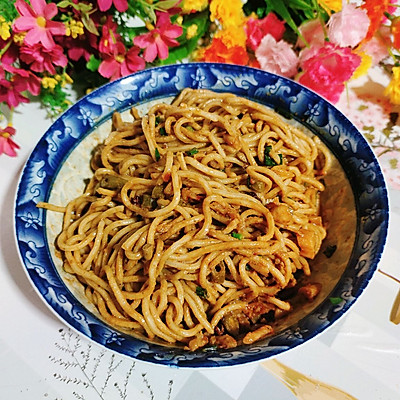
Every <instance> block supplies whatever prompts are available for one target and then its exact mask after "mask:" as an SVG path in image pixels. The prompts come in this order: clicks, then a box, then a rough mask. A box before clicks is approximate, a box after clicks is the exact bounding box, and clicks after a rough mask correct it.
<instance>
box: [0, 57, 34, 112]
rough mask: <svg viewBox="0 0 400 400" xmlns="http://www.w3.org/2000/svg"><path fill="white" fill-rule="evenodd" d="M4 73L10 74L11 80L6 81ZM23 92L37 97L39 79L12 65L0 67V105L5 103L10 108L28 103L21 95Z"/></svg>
mask: <svg viewBox="0 0 400 400" xmlns="http://www.w3.org/2000/svg"><path fill="white" fill-rule="evenodd" d="M6 72H8V73H9V74H11V76H12V78H11V79H8V77H7V75H6ZM25 91H29V92H30V93H32V94H33V95H34V96H37V95H38V94H39V93H40V79H39V78H38V77H37V76H36V75H34V74H33V73H32V72H30V71H25V70H23V69H18V68H15V67H13V66H12V65H6V64H3V65H0V103H3V102H4V103H7V105H8V107H10V108H13V107H16V106H17V105H18V104H20V103H28V102H29V99H28V98H27V97H25V96H24V95H23V92H25Z"/></svg>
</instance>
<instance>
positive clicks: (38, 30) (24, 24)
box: [13, 0, 65, 49]
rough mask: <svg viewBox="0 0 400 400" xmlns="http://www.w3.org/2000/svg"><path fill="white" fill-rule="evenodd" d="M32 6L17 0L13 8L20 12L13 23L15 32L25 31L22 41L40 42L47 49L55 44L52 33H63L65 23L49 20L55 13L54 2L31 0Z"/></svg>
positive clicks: (56, 10) (29, 42)
mask: <svg viewBox="0 0 400 400" xmlns="http://www.w3.org/2000/svg"><path fill="white" fill-rule="evenodd" d="M31 4H32V8H31V7H29V5H28V3H26V2H25V1H24V0H17V1H16V2H15V8H16V9H17V10H18V12H19V13H20V15H21V16H20V17H18V18H17V19H16V20H15V22H14V25H13V28H14V30H15V31H16V32H25V31H27V34H26V36H25V39H24V42H25V43H26V44H28V45H31V46H32V45H34V44H35V43H38V42H41V43H42V44H43V46H44V47H45V48H47V49H52V48H53V47H54V46H55V42H54V39H53V35H65V25H64V24H63V23H62V22H55V21H51V19H52V18H53V17H54V16H55V15H57V12H58V9H57V6H56V5H55V3H49V4H46V2H45V0H31Z"/></svg>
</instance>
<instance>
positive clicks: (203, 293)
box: [196, 286, 208, 299]
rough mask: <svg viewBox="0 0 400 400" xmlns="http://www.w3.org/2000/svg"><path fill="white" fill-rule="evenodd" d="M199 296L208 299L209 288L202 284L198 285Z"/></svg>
mask: <svg viewBox="0 0 400 400" xmlns="http://www.w3.org/2000/svg"><path fill="white" fill-rule="evenodd" d="M196 294H197V296H199V297H201V298H203V299H206V298H207V297H208V293H207V289H204V288H202V287H201V286H197V287H196Z"/></svg>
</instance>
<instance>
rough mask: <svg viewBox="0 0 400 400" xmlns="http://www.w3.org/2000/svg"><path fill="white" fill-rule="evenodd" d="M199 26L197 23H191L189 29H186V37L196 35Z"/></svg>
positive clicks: (190, 37) (189, 37)
mask: <svg viewBox="0 0 400 400" xmlns="http://www.w3.org/2000/svg"><path fill="white" fill-rule="evenodd" d="M198 28H199V27H198V26H197V25H196V24H192V25H190V26H189V28H187V31H186V38H187V39H192V38H193V37H195V36H196V33H197V30H198Z"/></svg>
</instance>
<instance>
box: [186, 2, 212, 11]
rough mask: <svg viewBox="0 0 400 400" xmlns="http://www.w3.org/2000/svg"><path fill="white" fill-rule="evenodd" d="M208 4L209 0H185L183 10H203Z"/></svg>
mask: <svg viewBox="0 0 400 400" xmlns="http://www.w3.org/2000/svg"><path fill="white" fill-rule="evenodd" d="M207 5H208V0H184V1H183V4H182V11H183V12H185V13H188V12H190V11H193V10H194V11H202V10H204V9H205V8H206V7H207Z"/></svg>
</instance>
